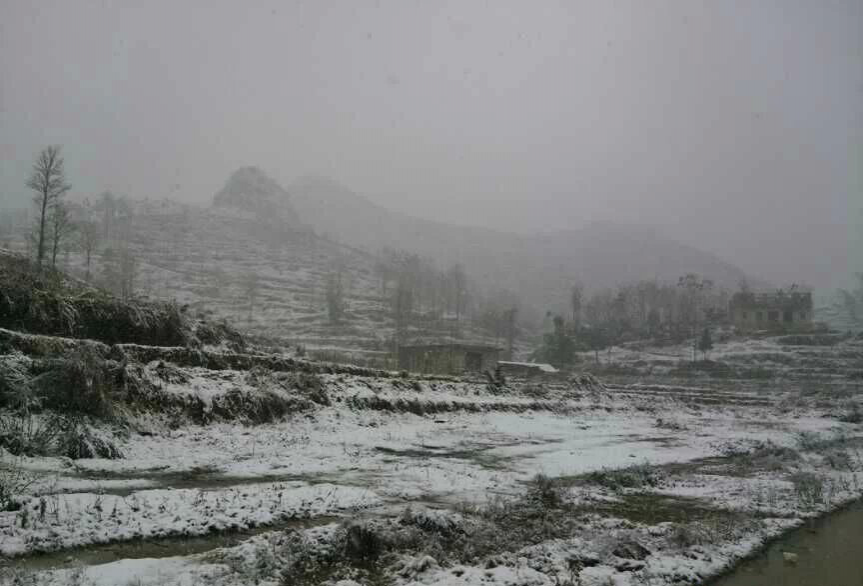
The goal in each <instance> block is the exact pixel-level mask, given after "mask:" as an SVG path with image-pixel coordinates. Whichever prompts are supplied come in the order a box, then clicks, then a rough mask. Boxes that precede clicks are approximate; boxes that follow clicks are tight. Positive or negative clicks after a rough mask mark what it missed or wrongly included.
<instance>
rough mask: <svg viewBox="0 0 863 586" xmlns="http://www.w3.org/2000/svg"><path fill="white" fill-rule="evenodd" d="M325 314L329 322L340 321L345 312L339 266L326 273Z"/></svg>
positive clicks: (335, 322)
mask: <svg viewBox="0 0 863 586" xmlns="http://www.w3.org/2000/svg"><path fill="white" fill-rule="evenodd" d="M326 294H327V314H328V315H329V318H330V323H331V324H337V323H339V322H340V321H342V317H344V314H345V292H344V287H343V286H342V269H341V266H339V267H338V268H336V270H334V271H333V272H331V273H330V274H329V275H327V291H326Z"/></svg>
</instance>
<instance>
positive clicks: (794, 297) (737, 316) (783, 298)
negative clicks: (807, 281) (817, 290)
mask: <svg viewBox="0 0 863 586" xmlns="http://www.w3.org/2000/svg"><path fill="white" fill-rule="evenodd" d="M728 310H729V311H728V313H729V315H730V317H731V321H732V323H733V324H734V325H735V326H736V327H737V328H739V329H742V330H761V329H807V328H809V327H811V326H812V313H813V306H812V293H810V292H808V291H797V290H792V291H783V290H779V291H777V292H776V293H753V292H750V291H741V292H739V293H735V294H734V295H733V296H732V297H731V302H730V303H729V306H728Z"/></svg>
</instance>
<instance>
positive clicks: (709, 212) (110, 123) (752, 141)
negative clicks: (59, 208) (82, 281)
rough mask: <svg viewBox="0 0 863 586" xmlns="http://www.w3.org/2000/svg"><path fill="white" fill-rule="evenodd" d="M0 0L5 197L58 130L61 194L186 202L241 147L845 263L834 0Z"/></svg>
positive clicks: (849, 46)
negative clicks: (63, 174) (109, 0)
mask: <svg viewBox="0 0 863 586" xmlns="http://www.w3.org/2000/svg"><path fill="white" fill-rule="evenodd" d="M3 12H4V18H3V20H2V23H0V44H2V47H0V48H2V56H0V69H2V72H3V79H4V84H3V87H2V89H0V98H2V112H0V125H2V127H3V129H4V133H3V134H4V137H6V140H4V141H3V143H2V145H0V148H2V162H0V203H5V204H6V206H7V207H9V206H15V207H20V206H23V205H27V203H28V201H29V195H28V194H27V190H26V188H25V186H24V182H25V179H26V174H27V173H28V171H29V169H30V166H31V164H32V160H33V157H34V156H35V153H36V152H38V150H39V149H40V148H41V147H42V146H44V145H45V144H62V145H63V147H64V155H65V157H66V160H67V168H68V172H69V179H70V182H71V183H72V185H73V191H72V194H73V195H75V196H80V197H84V196H90V197H92V196H94V195H96V194H98V193H99V192H101V191H104V190H111V191H113V192H115V193H118V194H125V195H128V196H130V197H134V198H144V197H149V198H151V199H160V198H163V197H166V198H170V199H174V200H177V201H181V202H187V203H195V204H199V205H208V204H209V203H210V202H211V200H212V197H213V194H215V193H216V192H217V191H218V190H219V189H220V188H221V186H222V185H223V184H224V182H225V180H226V178H227V177H228V176H229V175H230V173H232V172H233V171H234V170H235V169H236V168H238V167H241V166H244V165H255V166H259V167H261V168H262V169H263V170H264V171H265V172H266V173H267V174H269V175H270V176H272V177H273V178H274V179H276V180H277V181H278V182H279V183H280V184H282V185H283V186H284V187H285V188H287V189H288V190H289V191H290V187H291V184H292V183H293V182H294V181H295V180H297V179H298V178H300V177H303V176H306V175H315V176H321V177H325V178H328V179H331V180H333V181H336V182H337V183H339V184H341V185H344V186H345V187H346V188H348V189H350V190H351V191H354V192H355V193H357V194H360V195H363V196H365V197H367V198H368V199H369V200H370V201H372V202H374V203H376V204H378V205H381V206H384V207H385V208H387V209H390V210H393V211H398V212H402V213H406V214H409V215H412V216H415V217H420V218H425V219H429V220H434V221H439V222H445V223H450V224H456V225H461V226H478V227H483V228H492V229H495V230H503V231H508V232H516V233H520V234H532V233H548V232H553V231H558V230H571V229H578V228H581V227H584V226H587V225H590V224H593V223H595V222H614V223H617V224H623V225H637V226H647V227H651V228H654V229H656V230H658V231H660V232H661V233H662V234H663V235H665V236H666V237H668V238H672V239H675V240H678V241H680V242H683V243H686V244H688V245H691V246H694V247H697V248H699V249H701V250H704V251H708V252H711V253H714V254H716V255H718V256H719V257H721V258H723V259H726V260H728V261H729V262H733V263H735V264H737V265H739V266H741V267H742V268H743V269H744V270H745V271H747V272H748V273H750V274H754V275H757V276H759V277H762V278H764V279H766V280H770V281H774V282H777V283H787V282H799V281H807V282H809V283H810V284H812V285H814V286H816V287H831V286H834V285H835V284H841V283H844V282H845V281H846V280H847V279H848V278H849V276H850V275H851V274H852V273H853V272H854V271H855V270H861V269H863V267H861V258H860V254H859V249H860V243H861V241H863V240H861V235H860V232H861V223H863V222H861V220H863V215H861V214H863V212H861V205H863V204H861V202H863V196H861V194H863V179H861V176H860V166H859V155H860V152H861V148H863V147H861V145H863V106H861V104H863V41H861V39H863V34H861V28H863V25H861V23H863V9H861V5H860V4H859V3H857V2H853V1H849V2H838V3H833V4H830V5H829V6H827V7H821V6H816V5H809V4H807V3H803V2H800V3H787V2H775V3H759V4H758V5H751V4H744V3H726V4H721V5H720V4H713V5H707V4H705V5H695V4H683V3H672V2H669V3H663V4H659V5H654V6H651V7H647V6H645V5H640V4H636V3H632V4H622V5H609V4H605V3H580V4H578V5H577V6H572V5H565V4H564V5H556V4H552V3H548V4H543V5H541V6H540V7H538V8H537V7H528V6H527V5H522V4H518V3H511V4H498V5H494V6H492V5H487V4H482V3H453V4H449V5H441V6H435V7H430V6H425V5H422V4H406V3H382V4H376V5H362V6H359V5H357V6H353V7H345V6H329V7H328V6H325V5H321V4H318V3H309V4H305V3H301V2H300V3H294V4H290V5H282V4H281V3H274V4H272V5H267V6H264V5H256V6H254V7H252V8H239V7H237V6H234V5H231V4H230V3H220V4H213V5H208V10H207V11H205V12H201V11H198V10H195V9H194V8H193V6H192V5H187V6H185V7H183V6H181V7H173V8H170V7H169V5H167V4H163V5H160V4H155V5H148V6H146V7H144V6H131V7H130V6H126V7H112V8H103V7H98V6H96V5H83V6H77V7H75V8H72V7H71V6H65V5H61V6H55V7H52V8H51V9H50V10H48V9H40V8H34V7H32V6H30V5H28V4H26V3H14V2H13V3H7V4H5V7H4V9H3ZM191 23H194V26H192V25H191ZM37 27H38V30H40V31H43V32H45V33H46V34H47V35H48V36H49V37H50V38H52V39H53V42H52V43H49V44H34V43H33V42H32V39H33V38H35V36H34V31H35V30H37ZM36 64H38V66H35V65H36Z"/></svg>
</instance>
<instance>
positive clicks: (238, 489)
mask: <svg viewBox="0 0 863 586" xmlns="http://www.w3.org/2000/svg"><path fill="white" fill-rule="evenodd" d="M7 337H9V338H14V334H10V335H9V336H7ZM731 344H738V346H729V347H728V348H723V347H722V346H720V348H718V349H717V351H718V352H724V353H725V354H724V355H725V356H728V355H731V354H735V355H737V356H739V357H740V358H739V360H740V361H741V363H744V362H745V363H747V364H748V363H750V362H753V363H756V364H758V361H757V360H752V361H750V360H749V359H746V358H744V356H745V351H744V350H742V349H741V348H742V346H745V345H746V344H748V343H746V344H743V345H742V346H740V345H739V343H738V342H732V343H731ZM756 344H761V342H757V343H756ZM772 344H774V345H776V344H777V342H772ZM860 348H861V346H860V342H859V341H854V340H845V341H841V342H839V343H837V344H835V345H833V346H830V347H829V348H813V347H784V349H783V350H782V354H783V355H785V356H791V357H799V358H800V359H801V360H804V359H807V358H810V357H812V356H813V353H814V354H816V355H817V358H818V359H819V360H830V359H831V357H833V360H835V361H836V365H837V367H838V366H839V365H842V364H845V365H847V366H848V368H849V369H851V368H853V367H854V365H855V364H856V362H855V360H856V358H855V356H856V353H857V352H858V351H859V350H860ZM121 350H122V351H123V352H124V355H125V356H126V360H127V362H126V369H127V372H128V376H129V377H130V378H132V380H134V381H135V382H134V384H133V385H132V387H131V388H133V389H134V393H133V394H132V395H129V396H127V398H126V401H128V410H127V411H125V415H124V417H123V419H122V422H120V421H117V420H113V421H95V420H94V421H90V423H89V425H91V426H92V428H93V430H94V433H98V434H100V436H101V437H105V438H109V439H110V441H111V442H113V443H114V444H115V445H116V448H117V450H118V452H119V453H121V454H122V456H123V457H122V458H118V459H105V458H89V459H88V458H84V459H76V460H70V459H68V458H58V457H29V458H27V457H24V458H18V459H15V461H14V462H15V465H16V466H18V467H19V469H20V470H23V471H24V472H25V473H26V474H28V475H32V477H33V478H34V480H35V481H34V483H33V484H32V485H30V487H29V489H28V490H29V495H28V496H27V497H26V498H24V499H23V500H21V499H19V500H18V501H16V502H17V505H16V507H13V509H14V510H8V511H7V512H3V513H0V551H2V554H3V555H4V556H7V559H6V562H5V570H4V572H5V574H3V575H4V576H5V580H6V582H8V583H21V584H38V585H46V584H82V585H85V584H106V585H107V584H157V583H158V584H220V585H227V584H249V583H258V584H296V583H299V584H325V583H327V584H335V583H339V584H342V585H343V586H345V585H347V584H356V583H360V584H418V583H423V584H474V583H480V582H481V583H488V584H561V583H571V584H596V585H599V584H603V585H604V584H611V583H614V584H674V583H680V582H681V581H687V582H689V583H702V582H704V581H705V580H707V579H709V577H710V576H713V575H716V574H718V573H721V572H723V571H725V570H726V569H727V568H729V567H731V566H732V565H733V564H734V563H735V561H736V560H738V559H740V558H741V557H743V556H745V555H747V554H749V553H750V552H752V551H753V550H755V549H757V548H758V547H759V546H760V544H762V543H764V542H765V541H766V540H769V539H772V538H773V537H775V536H777V535H779V534H781V533H782V532H784V531H785V530H787V529H789V528H791V527H794V526H797V525H798V524H800V523H801V522H802V521H801V520H802V519H805V518H809V517H812V516H817V515H819V514H822V513H823V512H824V511H827V510H830V509H832V508H834V507H836V506H838V505H840V504H842V503H845V502H848V501H850V500H852V499H855V498H858V497H859V496H860V495H861V493H863V483H861V480H863V478H861V476H860V475H861V474H863V458H861V449H860V448H861V445H863V444H861V439H863V428H861V425H860V417H859V414H860V410H861V408H863V407H861V400H863V395H861V392H860V387H859V383H857V382H856V381H854V380H845V381H844V382H843V383H841V384H840V383H839V382H838V379H837V380H834V379H831V380H830V381H825V382H824V383H819V382H817V379H816V378H814V377H812V376H811V375H810V374H808V373H800V372H795V371H793V369H792V370H789V371H788V372H787V373H786V375H787V380H784V379H771V380H746V379H727V378H721V379H713V378H707V377H703V378H701V379H696V380H693V379H688V380H685V381H681V380H678V379H671V378H668V379H666V378H663V376H661V375H656V374H654V375H650V376H636V375H628V376H629V377H630V379H632V380H628V381H621V380H617V381H615V382H608V383H605V384H604V383H603V382H601V381H600V380H597V379H596V378H593V377H591V376H576V377H572V378H569V379H557V380H548V381H543V382H539V381H521V380H513V381H510V382H509V383H508V384H507V386H506V387H505V388H504V389H502V390H501V389H492V388H489V387H487V386H486V384H484V382H482V381H480V380H471V379H463V378H446V377H437V378H435V377H420V378H414V377H403V376H400V375H398V374H396V373H387V372H380V371H373V370H368V369H361V368H356V367H344V366H336V365H326V364H321V363H315V362H305V361H302V360H296V359H295V358H291V357H280V356H266V355H257V356H255V355H242V354H226V353H224V351H221V352H215V351H212V350H210V351H206V352H203V353H202V352H201V351H197V352H188V351H182V350H180V349H163V348H155V347H149V348H148V347H145V346H129V345H127V346H122V345H121V346H118V349H117V350H115V352H118V351H121ZM775 353H776V349H775V348H772V347H771V348H770V352H769V353H768V354H775ZM755 355H756V356H757V353H755ZM773 362H775V361H772V362H771V363H773ZM803 374H805V376H802V375H803ZM797 375H801V376H797ZM130 392H131V391H130ZM264 397H266V399H265V398H264ZM143 398H146V401H144V400H143ZM262 404H266V405H268V407H267V408H266V409H262V408H261V405H262ZM135 405H137V407H134V406H135ZM141 405H146V408H142V407H141ZM275 405H281V406H283V407H284V409H285V410H282V408H277V407H275ZM5 464H6V465H7V466H8V465H9V464H10V461H7V462H5ZM566 580H569V581H570V582H566Z"/></svg>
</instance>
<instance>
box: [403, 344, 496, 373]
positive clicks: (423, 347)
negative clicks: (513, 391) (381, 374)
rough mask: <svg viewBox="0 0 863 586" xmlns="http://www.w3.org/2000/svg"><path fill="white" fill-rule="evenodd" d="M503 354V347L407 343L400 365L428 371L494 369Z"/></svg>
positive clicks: (449, 371)
mask: <svg viewBox="0 0 863 586" xmlns="http://www.w3.org/2000/svg"><path fill="white" fill-rule="evenodd" d="M499 357H500V348H497V347H495V346H484V345H481V344H462V343H457V342H453V343H444V344H406V345H404V346H400V347H399V368H400V369H401V370H410V371H412V372H422V373H427V374H429V373H435V374H459V373H462V372H465V371H468V372H484V371H487V370H490V371H494V369H495V368H496V367H497V363H498V358H499Z"/></svg>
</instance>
